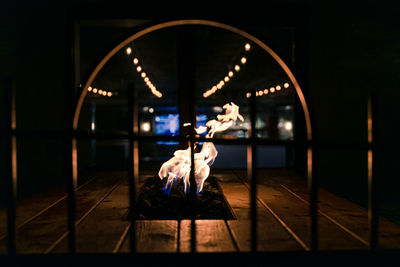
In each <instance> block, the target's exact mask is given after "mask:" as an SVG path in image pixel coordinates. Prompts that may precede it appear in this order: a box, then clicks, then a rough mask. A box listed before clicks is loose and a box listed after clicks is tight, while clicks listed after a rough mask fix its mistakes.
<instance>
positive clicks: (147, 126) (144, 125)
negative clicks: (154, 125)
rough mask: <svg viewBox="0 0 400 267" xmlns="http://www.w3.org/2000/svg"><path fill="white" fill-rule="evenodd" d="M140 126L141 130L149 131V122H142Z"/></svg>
mask: <svg viewBox="0 0 400 267" xmlns="http://www.w3.org/2000/svg"><path fill="white" fill-rule="evenodd" d="M141 128H142V131H143V132H149V131H150V129H151V125H150V122H143V123H142V125H141Z"/></svg>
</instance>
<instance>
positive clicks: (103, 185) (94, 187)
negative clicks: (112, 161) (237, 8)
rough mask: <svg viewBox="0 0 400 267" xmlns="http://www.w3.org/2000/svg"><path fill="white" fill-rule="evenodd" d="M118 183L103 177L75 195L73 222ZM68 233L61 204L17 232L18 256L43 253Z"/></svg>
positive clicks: (114, 176)
mask: <svg viewBox="0 0 400 267" xmlns="http://www.w3.org/2000/svg"><path fill="white" fill-rule="evenodd" d="M120 180H121V177H120V176H119V175H111V176H109V177H107V176H105V177H104V178H102V179H95V180H94V181H93V182H92V183H90V184H88V185H87V186H85V187H84V188H82V190H79V191H78V192H77V194H76V204H77V205H76V218H77V219H79V218H80V217H82V216H83V215H84V214H85V213H86V212H87V211H88V210H89V209H90V208H91V207H92V206H93V205H94V204H95V203H96V202H97V201H98V200H99V199H101V198H102V197H103V196H104V195H105V194H106V193H107V192H109V190H110V188H111V187H112V186H113V185H115V184H116V183H117V182H119V181H120ZM67 230H68V229H67V203H66V200H63V201H61V202H59V203H58V204H57V205H55V206H53V207H52V208H50V209H48V210H47V211H46V212H44V213H43V214H41V215H40V216H38V217H37V218H35V220H33V221H31V222H29V223H27V224H26V225H25V226H23V227H22V228H20V229H19V231H18V233H17V252H18V253H44V252H45V251H46V250H47V249H48V248H49V247H50V246H52V244H53V243H54V242H55V241H56V240H57V239H59V238H60V237H61V236H62V235H63V234H65V233H66V232H67ZM64 252H66V251H64Z"/></svg>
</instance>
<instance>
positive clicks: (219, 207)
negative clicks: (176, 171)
mask: <svg viewBox="0 0 400 267" xmlns="http://www.w3.org/2000/svg"><path fill="white" fill-rule="evenodd" d="M165 184H166V179H163V180H161V179H160V178H159V177H158V176H155V177H152V178H148V179H147V180H146V181H145V182H144V184H143V186H142V187H141V189H140V192H139V197H138V200H137V202H136V209H135V218H136V219H137V220H183V219H225V220H229V219H234V218H235V217H234V215H233V213H232V210H231V208H230V206H229V204H228V203H227V201H226V199H225V197H224V195H223V192H222V189H221V187H220V186H219V184H218V181H217V178H215V177H213V176H210V177H208V178H207V180H206V181H205V182H204V186H203V190H202V191H201V192H200V193H199V194H197V196H196V197H195V198H193V197H190V196H189V194H187V195H185V193H184V192H183V182H182V181H179V182H178V183H176V184H175V185H173V187H172V190H171V192H170V194H169V195H167V194H165V193H164V191H163V187H164V186H165Z"/></svg>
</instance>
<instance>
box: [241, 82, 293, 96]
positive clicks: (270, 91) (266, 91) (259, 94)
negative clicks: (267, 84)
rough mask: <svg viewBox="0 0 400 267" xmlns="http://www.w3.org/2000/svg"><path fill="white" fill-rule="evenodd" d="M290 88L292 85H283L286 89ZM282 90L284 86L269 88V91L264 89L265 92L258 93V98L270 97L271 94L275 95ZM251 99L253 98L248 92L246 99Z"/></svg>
mask: <svg viewBox="0 0 400 267" xmlns="http://www.w3.org/2000/svg"><path fill="white" fill-rule="evenodd" d="M289 86H290V85H289V83H287V82H286V83H284V84H283V87H284V88H289ZM280 90H282V86H280V85H277V86H275V87H271V88H269V90H268V89H264V90H260V91H256V96H262V95H268V94H269V93H271V94H273V93H275V92H278V91H280ZM250 97H251V93H250V92H247V93H246V98H250Z"/></svg>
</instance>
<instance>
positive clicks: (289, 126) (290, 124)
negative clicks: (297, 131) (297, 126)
mask: <svg viewBox="0 0 400 267" xmlns="http://www.w3.org/2000/svg"><path fill="white" fill-rule="evenodd" d="M283 127H284V128H285V130H287V131H291V130H292V129H293V123H292V122H291V121H286V122H285V124H284V126H283Z"/></svg>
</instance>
